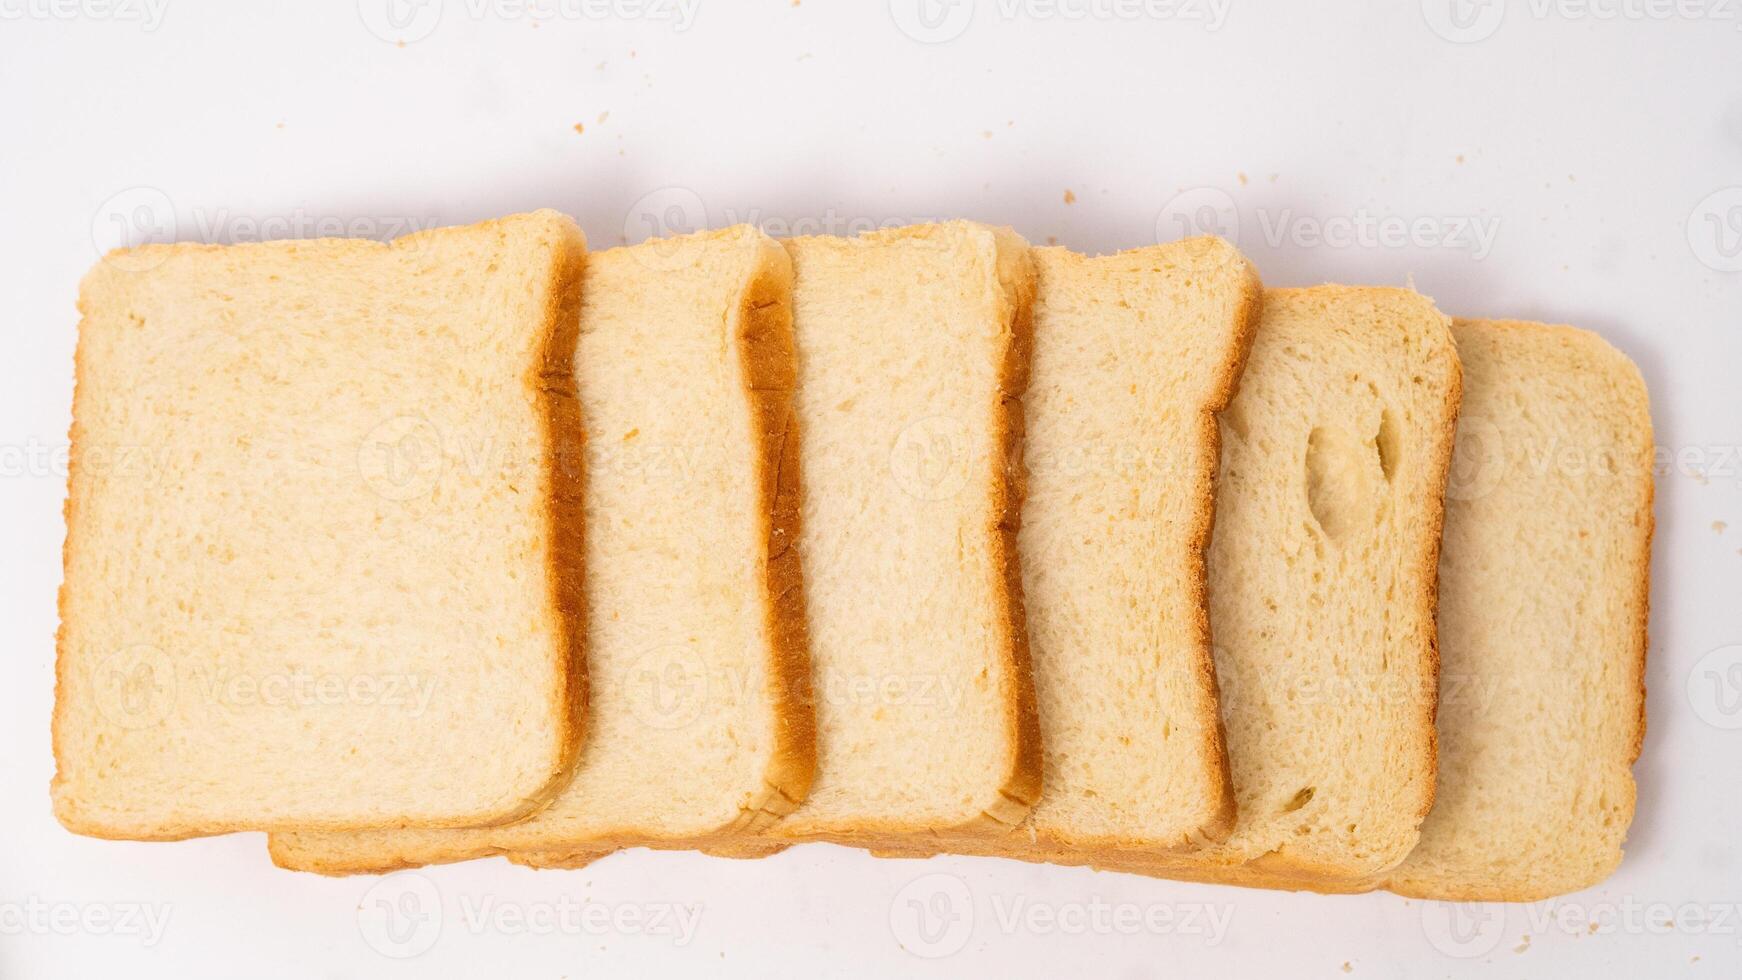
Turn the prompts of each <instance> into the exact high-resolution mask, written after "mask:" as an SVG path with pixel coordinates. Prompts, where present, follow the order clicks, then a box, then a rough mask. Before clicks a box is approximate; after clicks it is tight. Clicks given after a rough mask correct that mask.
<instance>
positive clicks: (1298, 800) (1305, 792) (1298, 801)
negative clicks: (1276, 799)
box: [1282, 786, 1317, 813]
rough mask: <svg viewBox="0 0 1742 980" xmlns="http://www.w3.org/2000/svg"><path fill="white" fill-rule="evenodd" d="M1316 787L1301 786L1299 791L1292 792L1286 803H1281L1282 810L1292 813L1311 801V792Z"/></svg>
mask: <svg viewBox="0 0 1742 980" xmlns="http://www.w3.org/2000/svg"><path fill="white" fill-rule="evenodd" d="M1316 788H1317V787H1313V786H1305V787H1302V788H1301V790H1300V792H1298V793H1296V794H1294V796H1293V797H1292V798H1290V799H1289V801H1288V802H1287V803H1285V804H1283V807H1282V812H1283V813H1293V812H1294V811H1296V810H1298V809H1300V808H1301V807H1303V806H1306V805H1307V804H1308V803H1311V802H1312V801H1313V792H1314V791H1315V790H1316Z"/></svg>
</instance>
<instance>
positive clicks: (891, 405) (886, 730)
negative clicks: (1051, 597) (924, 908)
mask: <svg viewBox="0 0 1742 980" xmlns="http://www.w3.org/2000/svg"><path fill="white" fill-rule="evenodd" d="M787 247H788V250H789V252H790V253H791V255H792V258H793V265H794V273H795V277H796V278H795V285H794V292H793V306H794V314H793V327H794V333H795V336H796V338H797V347H798V360H799V388H798V397H797V404H798V410H799V421H800V428H801V431H802V438H803V444H804V451H803V456H804V459H805V474H806V494H805V498H804V520H803V530H802V532H801V534H800V537H799V541H800V546H801V549H802V550H803V552H804V556H805V563H806V565H805V567H806V571H807V582H806V590H807V595H808V597H809V610H810V626H811V637H812V655H813V658H814V664H815V685H816V704H817V720H818V770H817V779H816V783H815V785H814V786H813V787H812V790H811V794H810V798H809V799H808V800H807V801H806V802H805V803H804V805H802V806H800V807H799V808H798V809H797V810H796V811H795V812H794V813H793V814H792V815H790V816H788V817H787V818H786V819H785V820H783V821H781V822H780V823H779V824H777V825H776V826H775V827H774V828H773V829H772V834H773V835H774V836H776V837H779V838H782V839H785V840H789V841H801V840H831V841H836V842H841V843H847V844H859V845H870V844H875V843H878V842H880V841H890V840H899V839H902V838H908V837H920V838H923V839H933V838H934V837H941V838H946V839H948V838H958V837H960V838H972V837H976V836H985V835H995V834H999V833H1003V832H1006V831H1008V830H1009V828H1011V827H1013V826H1015V825H1016V824H1018V823H1020V822H1021V820H1022V818H1023V816H1024V815H1025V814H1026V813H1027V811H1028V808H1029V807H1030V806H1031V805H1032V804H1033V802H1034V800H1035V799H1036V797H1037V795H1038V793H1039V787H1040V778H1041V753H1040V738H1039V731H1038V721H1037V718H1036V714H1035V701H1034V687H1033V678H1032V675H1031V674H1030V668H1029V662H1028V652H1027V647H1026V631H1025V629H1024V625H1023V617H1022V600H1021V588H1022V583H1021V578H1020V574H1019V569H1018V564H1017V557H1016V547H1015V537H1016V522H1017V508H1018V506H1019V503H1020V500H1021V496H1022V486H1021V479H1020V472H1019V469H1018V467H1017V466H1015V465H1013V464H1012V462H1011V461H1010V460H1009V459H1008V457H1009V454H1010V453H1011V451H1012V449H1013V448H1014V447H1015V446H1017V445H1019V442H1020V438H1021V425H1022V412H1021V405H1020V402H1019V401H1018V399H1020V397H1021V395H1022V391H1023V387H1024V385H1025V384H1026V382H1027V374H1028V360H1029V340H1030V331H1031V323H1030V313H1031V311H1030V304H1031V301H1032V296H1033V292H1034V268H1033V263H1032V259H1031V258H1030V256H1029V250H1028V248H1027V246H1026V244H1025V243H1024V242H1023V241H1022V240H1021V239H1020V238H1018V237H1017V236H1016V235H1015V234H1014V233H1011V232H1009V231H1007V230H999V229H992V228H987V227H984V226H980V225H976V224H972V223H968V222H960V221H957V222H948V223H944V224H938V225H928V226H918V227H911V228H902V229H897V230H892V231H885V232H878V233H874V234H868V235H864V236H862V237H858V238H825V237H814V238H799V239H794V240H791V241H789V242H788V245H787Z"/></svg>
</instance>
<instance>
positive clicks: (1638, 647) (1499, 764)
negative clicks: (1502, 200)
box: [1385, 320, 1653, 902]
mask: <svg viewBox="0 0 1742 980" xmlns="http://www.w3.org/2000/svg"><path fill="white" fill-rule="evenodd" d="M1453 333H1454V335H1455V336H1456V338H1457V342H1458V356H1459V357H1460V358H1461V359H1462V360H1463V364H1464V405H1463V409H1462V412H1461V414H1460V419H1459V423H1458V451H1457V457H1456V460H1455V462H1454V464H1453V471H1452V479H1451V483H1450V485H1449V487H1448V489H1447V493H1446V531H1445V546H1444V548H1443V550H1442V551H1441V553H1440V608H1439V635H1440V656H1441V661H1440V677H1441V680H1440V708H1439V747H1440V765H1439V790H1438V793H1437V795H1436V797H1435V801H1434V808H1433V810H1432V811H1431V812H1430V813H1428V815H1427V820H1426V822H1424V823H1423V824H1422V827H1421V842H1420V843H1419V844H1417V845H1416V847H1415V850H1413V851H1411V852H1410V854H1409V857H1408V858H1406V859H1405V860H1404V862H1403V864H1402V865H1401V866H1399V867H1398V868H1396V869H1395V870H1393V871H1392V872H1391V874H1390V876H1389V877H1388V878H1387V879H1386V882H1385V887H1387V888H1389V889H1391V890H1392V891H1395V892H1400V893H1402V894H1405V895H1411V896H1415V897H1419V898H1434V899H1443V900H1449V901H1506V902H1525V901H1535V900H1537V899H1542V898H1548V897H1550V896H1553V895H1559V894H1562V893H1565V892H1571V891H1576V890H1578V889H1580V888H1584V887H1587V886H1590V885H1594V884H1596V883H1597V882H1599V881H1601V880H1603V878H1605V877H1607V876H1608V874H1609V873H1610V872H1611V871H1613V870H1614V869H1615V866H1616V865H1617V864H1618V863H1620V860H1621V843H1622V840H1623V838H1624V837H1625V836H1626V834H1627V825H1628V823H1629V822H1630V821H1631V820H1632V818H1633V801H1634V787H1633V774H1632V772H1631V769H1630V767H1631V766H1632V764H1633V762H1634V760H1635V759H1637V758H1638V757H1639V748H1640V744H1641V742H1642V740H1643V738H1644V736H1645V687H1644V685H1645V675H1644V671H1645V646H1646V644H1645V620H1646V605H1647V600H1646V592H1647V588H1648V586H1649V582H1650V553H1651V531H1652V514H1651V500H1652V471H1651V466H1652V448H1653V447H1652V432H1651V408H1650V404H1649V401H1648V399H1647V396H1646V392H1645V383H1644V381H1643V380H1642V379H1641V378H1640V376H1639V371H1638V369H1637V368H1635V367H1634V366H1633V364H1632V362H1630V361H1629V360H1628V359H1627V358H1626V356H1625V355H1623V354H1621V353H1620V352H1619V351H1617V350H1615V349H1614V348H1613V347H1611V346H1609V345H1608V344H1607V343H1605V342H1604V341H1603V340H1602V338H1600V337H1598V336H1597V335H1595V334H1592V333H1588V332H1586V331H1583V330H1575V329H1573V328H1571V327H1558V326H1545V325H1542V324H1538V323H1519V322H1516V321H1495V320H1458V321H1457V322H1456V323H1455V324H1454V325H1453Z"/></svg>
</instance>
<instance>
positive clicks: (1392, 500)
mask: <svg viewBox="0 0 1742 980" xmlns="http://www.w3.org/2000/svg"><path fill="white" fill-rule="evenodd" d="M1459 391H1460V372H1459V366H1458V358H1457V354H1456V351H1455V348H1454V345H1453V342H1452V337H1451V332H1450V323H1449V322H1448V320H1447V319H1446V318H1445V317H1444V316H1442V315H1441V314H1440V313H1439V312H1438V311H1437V310H1435V309H1434V307H1433V304H1432V303H1430V302H1429V301H1428V300H1427V299H1425V298H1424V297H1422V296H1419V295H1417V294H1415V293H1413V292H1410V291H1408V290H1402V289H1359V288H1347V287H1338V286H1321V287H1316V288H1312V289H1273V290H1269V291H1267V292H1266V294H1265V299H1264V315H1263V318H1262V320H1261V322H1260V326H1259V329H1258V335H1257V337H1256V339H1255V341H1254V343H1253V346H1252V353H1251V356H1250V358H1249V359H1248V361H1247V365H1246V371H1245V373H1244V374H1243V375H1242V377H1241V381H1240V390H1239V393H1238V394H1237V395H1236V396H1235V398H1234V400H1233V401H1232V402H1231V403H1230V404H1229V406H1228V408H1227V410H1226V411H1224V412H1223V413H1222V416H1221V422H1222V426H1221V427H1222V440H1223V441H1222V470H1221V476H1220V482H1219V484H1218V486H1217V491H1216V527H1215V532H1214V535H1213V540H1212V543H1211V548H1210V563H1209V569H1210V571H1209V582H1210V623H1211V628H1212V630H1213V632H1214V637H1215V644H1216V651H1217V652H1216V666H1217V676H1218V680H1219V695H1220V697H1221V700H1222V718H1223V721H1224V723H1225V724H1226V727H1227V737H1228V755H1229V760H1230V763H1231V765H1232V769H1233V776H1234V789H1235V795H1236V800H1237V806H1238V818H1237V820H1236V822H1235V826H1234V830H1233V832H1232V833H1231V834H1230V835H1229V836H1228V838H1227V840H1225V841H1223V842H1221V843H1219V844H1215V845H1212V846H1209V847H1206V848H1203V849H1201V850H1198V851H1195V852H1192V853H1190V854H1185V855H1155V856H1131V855H1129V854H1112V853H1098V854H1090V855H1087V856H1084V855H1083V854H1081V853H1080V852H1079V853H1076V854H1070V855H1063V856H1061V857H1060V859H1061V860H1066V861H1070V862H1073V863H1089V864H1094V865H1097V866H1100V867H1106V868H1115V869H1120V870H1130V871H1139V872H1144V873H1149V874H1158V875H1162V876H1166V877H1177V878H1185V879H1193V880H1203V881H1220V882H1228V883H1235V884H1250V885H1264V886H1268V887H1317V885H1316V883H1319V882H1324V883H1328V886H1329V890H1335V886H1336V884H1337V883H1341V882H1348V881H1366V880H1370V879H1371V878H1372V876H1375V875H1378V874H1380V873H1381V872H1384V871H1386V870H1388V869H1390V868H1392V867H1394V866H1395V865H1397V864H1398V863H1399V862H1401V861H1402V860H1403V859H1404V857H1405V856H1406V855H1407V854H1408V853H1409V852H1410V850H1411V848H1413V847H1414V846H1415V843H1416V840H1417V838H1418V836H1419V833H1420V825H1421V821H1422V818H1423V816H1425V815H1426V813H1427V811H1428V807H1429V806H1430V804H1431V803H1432V799H1433V789H1434V766H1435V747H1434V705H1435V696H1436V690H1435V685H1436V679H1437V675H1438V669H1439V662H1438V654H1437V652H1436V649H1435V640H1434V601H1435V568H1436V563H1437V560H1438V554H1439V543H1440V523H1441V517H1442V513H1443V511H1442V502H1443V491H1444V487H1445V481H1446V472H1447V467H1448V464H1449V462H1450V459H1451V455H1452V436H1453V430H1454V426H1455V423H1456V418H1457V411H1458V399H1459Z"/></svg>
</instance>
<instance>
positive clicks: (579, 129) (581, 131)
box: [575, 123, 587, 133]
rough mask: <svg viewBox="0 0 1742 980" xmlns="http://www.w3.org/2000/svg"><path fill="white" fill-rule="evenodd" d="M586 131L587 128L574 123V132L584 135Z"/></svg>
mask: <svg viewBox="0 0 1742 980" xmlns="http://www.w3.org/2000/svg"><path fill="white" fill-rule="evenodd" d="M586 131H587V127H585V126H583V125H581V124H580V123H575V132H577V133H584V132H586Z"/></svg>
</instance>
